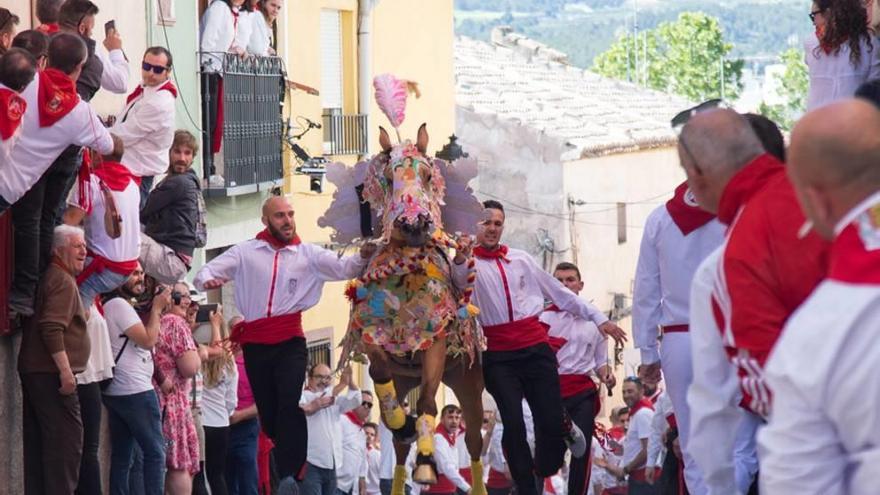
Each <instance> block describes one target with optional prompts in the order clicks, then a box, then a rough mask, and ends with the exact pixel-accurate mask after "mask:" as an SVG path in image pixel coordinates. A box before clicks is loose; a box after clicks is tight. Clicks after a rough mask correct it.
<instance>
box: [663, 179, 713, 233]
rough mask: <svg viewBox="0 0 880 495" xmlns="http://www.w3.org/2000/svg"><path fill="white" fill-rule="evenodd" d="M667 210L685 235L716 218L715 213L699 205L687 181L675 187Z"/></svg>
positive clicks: (667, 204)
mask: <svg viewBox="0 0 880 495" xmlns="http://www.w3.org/2000/svg"><path fill="white" fill-rule="evenodd" d="M666 211H668V212H669V216H671V217H672V221H673V222H675V225H677V226H678V230H680V231H681V233H682V235H685V236H687V235H688V234H690V233H691V232H693V231H695V230H697V229H699V228H700V227H702V226H703V225H706V224H707V223H709V222H711V221H712V219H714V218H715V215H713V214H711V213H709V212H708V211H705V210H703V209H701V208H700V207H699V205H697V202H696V200H695V199H694V194H693V193H692V192H691V190H690V189H688V185H687V182H683V183H681V184H680V185H679V186H678V187H676V188H675V195H674V196H673V197H672V199H670V200H669V201H667V202H666Z"/></svg>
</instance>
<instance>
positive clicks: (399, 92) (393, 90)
mask: <svg viewBox="0 0 880 495" xmlns="http://www.w3.org/2000/svg"><path fill="white" fill-rule="evenodd" d="M373 87H375V88H376V103H378V104H379V108H380V109H381V110H382V112H383V113H384V114H385V116H387V117H388V120H390V121H391V125H392V126H393V127H394V128H395V129H397V128H399V127H400V124H402V123H403V119H404V118H405V117H406V81H401V80H400V79H398V78H396V77H394V76H392V75H391V74H380V75H378V76H376V77H375V78H373Z"/></svg>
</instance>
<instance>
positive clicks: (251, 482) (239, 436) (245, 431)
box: [226, 418, 260, 495]
mask: <svg viewBox="0 0 880 495" xmlns="http://www.w3.org/2000/svg"><path fill="white" fill-rule="evenodd" d="M259 435H260V423H259V421H257V418H253V419H248V420H245V421H242V422H240V423H236V424H234V425H231V426H230V427H229V450H227V454H226V487H227V488H228V490H229V495H257V481H258V478H257V438H258V437H259Z"/></svg>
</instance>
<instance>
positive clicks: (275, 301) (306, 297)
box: [193, 196, 375, 495]
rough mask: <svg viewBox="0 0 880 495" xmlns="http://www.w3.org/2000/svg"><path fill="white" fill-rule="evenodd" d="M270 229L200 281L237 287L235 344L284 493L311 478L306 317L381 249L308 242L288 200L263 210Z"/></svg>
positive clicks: (206, 270)
mask: <svg viewBox="0 0 880 495" xmlns="http://www.w3.org/2000/svg"><path fill="white" fill-rule="evenodd" d="M262 221H263V225H265V226H266V229H265V230H263V231H261V232H260V233H259V234H257V238H256V239H253V240H249V241H244V242H242V243H240V244H237V245H235V246H233V247H231V248H229V249H228V250H227V251H226V252H225V253H223V254H221V255H220V256H218V257H216V258H214V259H213V260H211V261H210V262H209V263H207V264H206V265H204V266H203V267H202V268H201V270H199V272H198V273H197V274H196V276H195V279H194V280H193V283H194V284H195V286H196V288H197V289H199V290H210V289H218V288H220V287H222V286H223V284H225V283H226V282H227V281H230V280H232V281H234V282H235V305H236V307H237V308H238V310H239V311H241V314H242V315H243V316H244V321H243V322H241V323H239V324H238V325H236V326H235V327H234V328H233V330H232V335H231V336H230V339H231V340H232V341H234V342H237V343H239V344H241V346H242V352H243V353H244V361H245V367H246V369H247V374H248V378H249V379H250V382H251V387H252V389H253V392H254V400H255V401H256V404H257V409H258V411H259V414H260V426H261V427H262V429H263V431H265V432H266V435H268V436H269V438H271V439H272V440H273V441H274V442H275V460H276V464H277V465H278V476H279V478H280V480H281V482H280V484H279V488H278V493H279V495H290V494H292V493H295V490H296V481H297V480H302V478H303V476H304V474H305V473H303V469H304V467H305V464H306V451H307V448H306V447H307V444H308V427H307V425H306V418H305V415H304V414H303V411H302V409H300V407H299V399H300V393H301V391H302V384H303V380H304V379H305V375H306V362H307V360H308V351H307V349H306V340H305V334H304V332H303V328H302V312H303V311H305V310H307V309H309V308H311V307H312V306H314V305H315V304H317V303H318V300H319V299H320V297H321V290H322V289H323V287H324V282H328V281H332V280H348V279H352V278H354V277H356V276H357V275H358V274H359V273H360V272H361V270H363V267H364V265H366V261H367V260H368V259H369V258H370V256H372V254H373V253H374V252H375V245H372V244H367V245H365V246H364V247H362V248H361V252H360V255H354V256H346V257H343V258H339V257H338V256H337V255H336V253H334V252H332V251H329V250H326V249H322V248H320V247H317V246H313V245H310V244H302V243H301V242H300V240H299V236H297V235H296V223H295V222H294V219H293V207H292V206H291V205H290V203H289V202H288V201H287V199H286V198H284V197H279V196H273V197H270V198H269V199H267V200H266V202H265V203H264V204H263V217H262Z"/></svg>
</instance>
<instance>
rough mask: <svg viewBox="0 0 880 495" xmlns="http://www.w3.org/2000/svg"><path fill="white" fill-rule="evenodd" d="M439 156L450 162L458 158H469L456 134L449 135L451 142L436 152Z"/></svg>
mask: <svg viewBox="0 0 880 495" xmlns="http://www.w3.org/2000/svg"><path fill="white" fill-rule="evenodd" d="M434 156H436V157H437V158H439V159H441V160H446V161H447V162H449V163H452V162H454V161H455V160H458V159H459V158H467V157H468V154H467V153H465V152H464V149H462V147H461V145H460V144H458V136H456V135H455V134H453V135H451V136H449V142H448V143H446V145H445V146H443V149H441V150H440V151H438V152H437V153H435V154H434Z"/></svg>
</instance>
